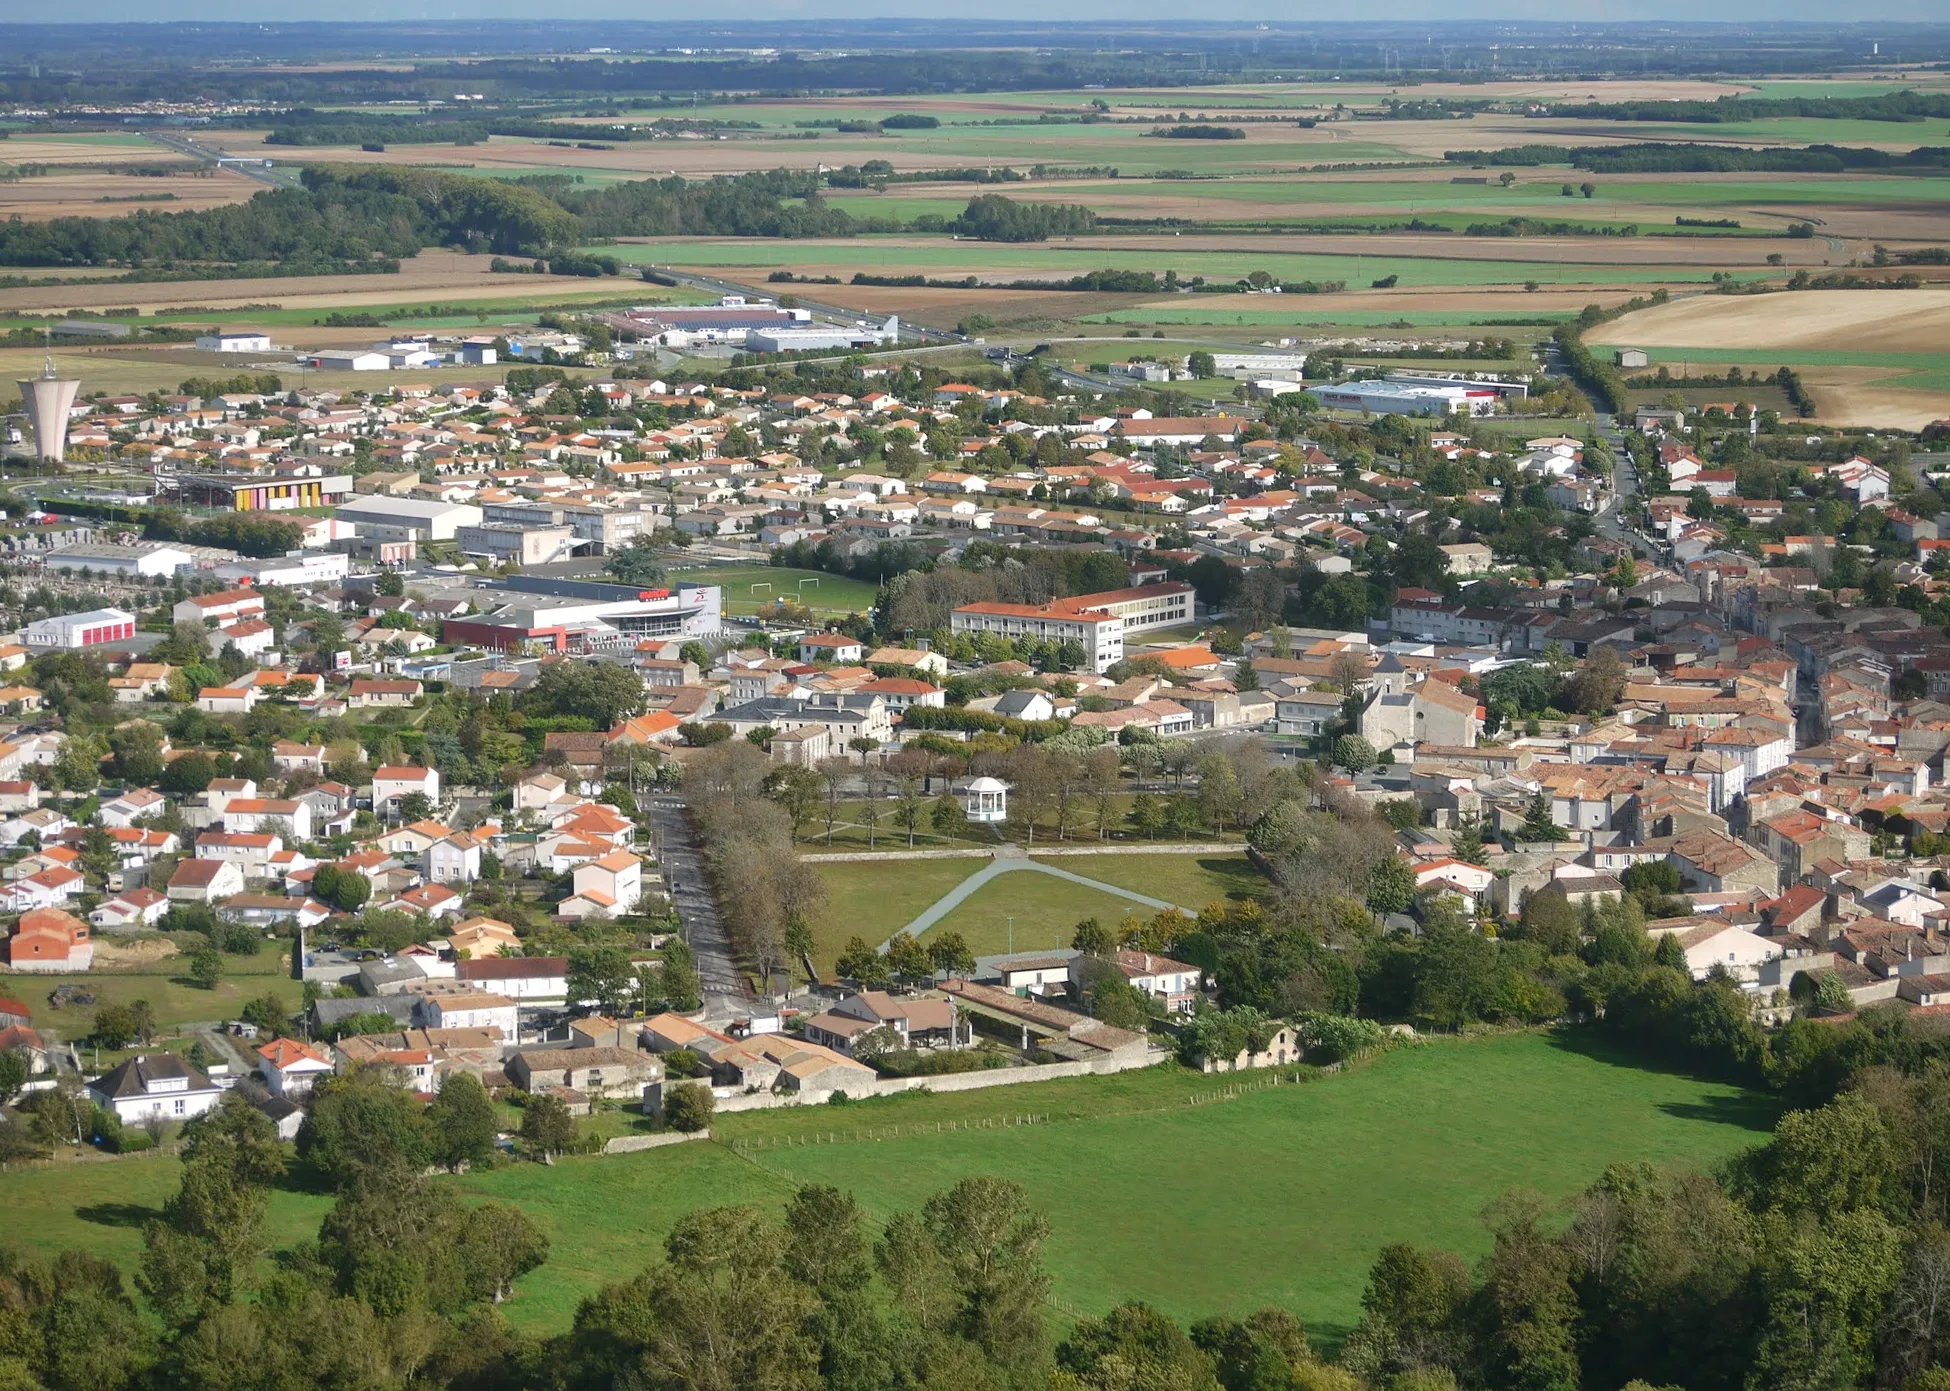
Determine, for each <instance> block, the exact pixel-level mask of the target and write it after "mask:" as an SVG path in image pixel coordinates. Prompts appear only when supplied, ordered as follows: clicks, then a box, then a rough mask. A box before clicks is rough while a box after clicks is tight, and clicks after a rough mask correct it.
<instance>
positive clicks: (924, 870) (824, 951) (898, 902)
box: [804, 845, 1054, 974]
mask: <svg viewBox="0 0 1950 1391" xmlns="http://www.w3.org/2000/svg"><path fill="white" fill-rule="evenodd" d="M804 848H805V849H807V850H815V849H817V846H814V845H807V846H806V847H804ZM986 863H987V861H985V860H978V859H973V858H969V859H954V860H866V861H854V862H842V863H840V864H823V865H820V866H819V877H820V878H821V879H823V880H825V881H826V913H825V916H824V918H823V919H822V920H821V922H820V924H819V926H818V927H816V928H815V929H814V932H813V941H814V944H815V945H814V947H813V961H814V963H815V964H816V965H818V967H819V969H820V971H821V973H822V974H830V973H831V971H832V969H833V958H834V957H836V956H838V955H839V954H840V952H841V951H842V950H843V949H844V948H845V946H846V943H847V939H848V938H850V937H864V938H866V940H867V941H869V942H876V943H877V942H884V941H886V940H887V939H888V938H889V937H891V936H893V935H894V934H895V933H896V932H898V931H900V929H901V927H902V926H903V925H904V924H906V923H909V922H912V921H913V920H914V917H915V915H916V914H918V913H919V912H921V910H922V909H924V908H926V907H927V906H928V905H929V904H930V903H933V902H934V901H935V900H936V899H937V898H940V897H941V896H942V895H943V894H945V893H947V892H948V891H949V890H950V889H952V888H954V887H955V885H957V884H959V883H961V881H962V880H964V879H966V878H967V877H968V876H969V875H971V874H973V873H975V871H976V870H978V869H980V868H982V866H983V865H984V864H986ZM1052 882H1054V881H1052Z"/></svg>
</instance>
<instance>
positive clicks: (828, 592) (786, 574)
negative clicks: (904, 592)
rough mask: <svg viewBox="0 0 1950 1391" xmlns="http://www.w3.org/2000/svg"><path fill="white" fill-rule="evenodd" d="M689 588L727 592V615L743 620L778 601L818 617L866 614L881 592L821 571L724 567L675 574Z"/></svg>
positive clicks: (772, 567) (773, 567) (746, 566)
mask: <svg viewBox="0 0 1950 1391" xmlns="http://www.w3.org/2000/svg"><path fill="white" fill-rule="evenodd" d="M672 578H673V579H679V580H683V581H685V582H686V583H688V584H715V585H722V586H723V588H724V609H725V612H726V613H728V614H731V615H733V616H737V617H743V616H746V615H750V614H753V613H756V612H758V610H759V609H760V608H761V607H762V606H764V605H766V604H769V603H771V602H772V601H773V600H774V599H780V598H784V599H797V600H799V601H800V602H801V603H804V604H806V605H807V606H808V607H810V608H811V609H812V611H813V612H814V613H820V614H847V613H865V612H866V611H867V610H868V609H870V608H872V607H873V601H874V595H875V594H876V593H878V591H877V590H876V589H875V588H874V587H873V586H872V585H870V584H866V583H864V582H862V581H860V580H853V579H848V578H847V577H846V576H844V575H829V574H826V573H825V572H824V571H820V570H792V569H787V568H785V567H783V566H776V565H720V566H714V567H712V568H711V569H708V570H682V571H674V572H672Z"/></svg>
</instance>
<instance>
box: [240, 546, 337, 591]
mask: <svg viewBox="0 0 1950 1391" xmlns="http://www.w3.org/2000/svg"><path fill="white" fill-rule="evenodd" d="M216 573H217V576H218V578H220V579H226V580H231V581H234V582H235V583H238V584H255V585H256V586H257V587H258V588H260V589H262V588H266V587H277V588H282V589H293V588H299V587H302V586H304V585H310V584H336V583H338V582H339V581H340V580H343V579H344V578H345V577H346V576H347V575H349V574H351V573H352V557H350V556H348V555H346V554H345V553H344V552H343V551H307V552H305V553H304V554H303V555H281V556H274V557H272V558H271V559H269V560H241V561H237V562H235V563H233V564H230V565H219V566H218V567H217V569H216Z"/></svg>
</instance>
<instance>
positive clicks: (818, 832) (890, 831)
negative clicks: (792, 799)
mask: <svg viewBox="0 0 1950 1391" xmlns="http://www.w3.org/2000/svg"><path fill="white" fill-rule="evenodd" d="M865 805H866V804H865V803H864V802H863V801H862V800H861V799H860V798H858V797H849V798H846V799H845V800H844V801H842V802H840V803H839V805H838V806H837V807H836V808H835V811H836V813H837V815H836V817H835V819H834V821H833V837H832V839H831V841H828V840H827V838H826V803H825V801H824V800H822V801H821V802H820V803H819V805H818V806H816V807H814V808H813V814H812V815H811V816H810V817H808V818H807V819H806V823H805V825H803V826H801V827H800V828H799V844H800V848H801V849H802V850H804V851H805V852H806V853H807V854H818V853H820V852H822V851H824V850H826V849H827V848H828V847H829V846H830V847H831V848H832V849H833V850H836V851H838V850H874V851H880V850H908V849H914V850H993V849H995V847H996V845H997V844H999V843H1000V842H999V838H998V837H997V835H996V833H995V832H994V831H993V830H992V829H990V828H989V827H988V826H986V825H984V824H982V823H981V822H979V821H971V822H968V823H966V824H965V825H964V826H963V827H962V829H961V830H960V831H959V832H956V833H954V834H951V835H942V834H941V833H940V832H939V831H937V830H935V829H934V827H933V825H932V824H931V823H930V822H929V821H928V813H929V812H932V811H933V810H934V802H933V799H930V800H929V802H928V804H927V806H926V807H925V808H923V810H922V815H921V820H920V822H919V823H918V824H917V825H916V826H915V827H914V844H913V845H912V846H909V845H908V843H907V828H906V827H905V826H903V825H901V823H900V820H899V818H898V816H897V815H896V812H897V811H898V810H899V807H898V804H897V803H896V802H895V801H894V799H893V798H892V797H883V798H881V800H880V822H879V824H878V825H877V826H876V827H875V828H874V831H873V835H872V837H871V840H870V839H869V837H868V834H867V827H866V824H865V822H863V821H862V820H861V819H860V818H861V815H862V809H863V808H864V807H865Z"/></svg>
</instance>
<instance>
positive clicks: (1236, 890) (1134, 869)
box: [1037, 847, 1273, 912]
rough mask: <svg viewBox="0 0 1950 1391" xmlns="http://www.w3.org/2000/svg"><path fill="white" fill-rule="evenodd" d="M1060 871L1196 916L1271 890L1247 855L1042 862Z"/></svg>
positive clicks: (1102, 857)
mask: <svg viewBox="0 0 1950 1391" xmlns="http://www.w3.org/2000/svg"><path fill="white" fill-rule="evenodd" d="M1037 858H1038V859H1040V860H1042V861H1043V862H1044V863H1046V864H1049V865H1053V866H1055V867H1056V868H1057V869H1067V870H1069V871H1070V873H1072V874H1081V875H1082V876H1083V877H1084V878H1086V879H1100V880H1102V881H1103V882H1104V883H1106V884H1115V885H1117V887H1118V888H1120V889H1131V890H1133V891H1135V892H1137V893H1141V894H1148V895H1149V896H1151V897H1152V898H1162V899H1164V900H1165V901H1166V902H1168V903H1176V904H1178V905H1179V906H1181V907H1183V908H1188V909H1190V910H1192V911H1193V912H1197V911H1198V910H1199V909H1201V908H1203V907H1205V906H1206V905H1207V904H1208V903H1211V902H1213V901H1214V900H1228V901H1232V902H1237V901H1239V900H1240V899H1245V898H1254V897H1259V898H1264V897H1267V896H1269V895H1270V894H1271V893H1272V891H1273V885H1272V883H1271V882H1270V881H1268V879H1267V878H1266V876H1265V875H1264V874H1261V873H1260V872H1259V870H1258V869H1256V868H1254V866H1253V862H1252V861H1251V860H1248V859H1247V858H1246V857H1245V856H1244V855H1243V854H1238V855H1231V854H1226V853H1225V852H1224V851H1223V850H1221V849H1220V848H1218V847H1214V849H1213V853H1212V854H1210V855H1051V856H1048V857H1044V856H1038V857H1037Z"/></svg>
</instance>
